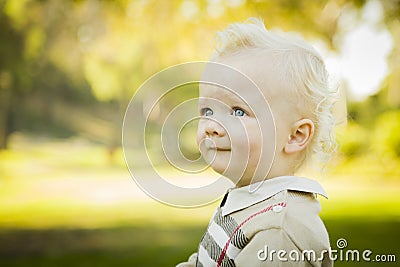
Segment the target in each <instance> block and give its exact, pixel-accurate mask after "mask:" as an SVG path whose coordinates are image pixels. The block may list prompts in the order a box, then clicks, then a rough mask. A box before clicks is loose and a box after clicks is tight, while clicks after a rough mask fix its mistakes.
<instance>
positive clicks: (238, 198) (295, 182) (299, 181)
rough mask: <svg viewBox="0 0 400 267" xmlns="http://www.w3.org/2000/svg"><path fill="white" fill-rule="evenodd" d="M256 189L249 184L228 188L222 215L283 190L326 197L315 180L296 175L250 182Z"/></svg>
mask: <svg viewBox="0 0 400 267" xmlns="http://www.w3.org/2000/svg"><path fill="white" fill-rule="evenodd" d="M254 186H256V188H258V189H257V190H256V191H254V192H251V191H250V185H248V186H244V187H240V188H233V189H230V191H229V193H228V195H227V198H226V201H225V204H224V206H223V207H222V208H221V210H222V215H223V216H225V215H228V214H231V213H233V212H235V211H238V210H241V209H245V208H247V207H249V206H252V205H254V204H256V203H259V202H261V201H264V200H266V199H268V198H270V197H272V196H274V195H276V194H277V193H279V192H281V191H284V190H295V191H302V192H308V193H316V194H319V195H322V196H324V197H325V198H328V196H327V194H326V192H325V190H324V189H323V188H322V186H321V185H320V184H319V183H318V182H317V181H315V180H311V179H308V178H303V177H297V176H280V177H275V178H272V179H268V180H265V181H261V182H258V183H256V184H252V188H254Z"/></svg>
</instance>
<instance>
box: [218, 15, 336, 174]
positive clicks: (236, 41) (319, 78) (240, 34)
mask: <svg viewBox="0 0 400 267" xmlns="http://www.w3.org/2000/svg"><path fill="white" fill-rule="evenodd" d="M216 39H217V46H216V52H215V55H214V58H216V57H223V56H226V55H230V54H234V53H236V52H239V51H242V50H245V49H254V48H257V49H261V50H267V51H270V52H272V53H276V54H279V55H280V56H281V61H280V62H279V64H280V66H281V67H282V68H281V69H284V70H285V75H287V76H288V77H286V79H287V80H288V81H289V82H290V83H291V84H292V85H294V86H293V87H294V88H295V90H296V94H297V95H298V96H300V97H301V98H302V101H304V103H305V105H306V106H307V107H308V108H309V109H310V110H311V114H310V116H311V118H310V119H312V121H313V122H314V125H315V132H314V137H313V139H312V141H311V143H310V145H308V146H307V149H306V151H305V156H304V158H303V159H302V160H301V162H299V164H298V166H297V169H298V168H299V167H300V166H301V165H303V163H304V162H305V161H310V160H311V159H316V160H317V162H319V163H321V165H322V166H326V164H327V163H328V162H329V160H330V159H331V157H332V154H333V152H335V151H336V148H337V143H336V140H335V134H334V126H335V118H334V116H333V105H334V103H335V102H336V101H337V98H338V96H337V95H338V93H337V89H336V88H331V87H330V86H329V75H328V72H327V70H326V68H325V64H324V61H323V59H322V57H321V56H320V54H319V53H318V52H317V51H316V50H315V49H314V48H313V47H312V46H311V45H309V44H308V43H307V42H305V41H304V40H303V39H302V38H300V37H299V36H298V35H294V34H289V33H283V32H280V33H277V32H272V31H269V30H267V29H266V27H265V25H264V23H263V21H262V20H261V19H257V18H250V19H248V20H247V21H246V22H245V23H234V24H231V25H230V26H228V27H227V28H226V29H225V30H224V31H221V32H218V33H217V35H216Z"/></svg>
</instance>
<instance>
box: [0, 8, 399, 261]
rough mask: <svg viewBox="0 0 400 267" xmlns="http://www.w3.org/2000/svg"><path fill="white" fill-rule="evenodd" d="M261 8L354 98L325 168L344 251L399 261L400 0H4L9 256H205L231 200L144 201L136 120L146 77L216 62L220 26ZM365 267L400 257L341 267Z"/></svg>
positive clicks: (2, 103)
mask: <svg viewBox="0 0 400 267" xmlns="http://www.w3.org/2000/svg"><path fill="white" fill-rule="evenodd" d="M252 16H256V17H261V18H263V19H264V21H265V24H266V25H267V27H268V28H271V29H280V30H285V31H296V32H299V33H301V34H302V35H303V36H304V37H305V38H306V39H307V40H308V41H309V42H311V43H312V44H313V45H314V46H315V47H316V48H317V49H318V50H319V51H320V53H321V54H322V55H323V57H324V58H325V59H326V63H327V67H328V69H329V71H330V72H331V74H332V84H333V85H337V86H339V85H340V88H341V90H342V91H343V92H344V95H345V96H346V98H347V120H348V122H347V126H346V127H344V126H343V124H342V126H340V127H338V139H339V145H340V147H339V153H338V155H337V156H336V157H335V158H334V160H333V164H332V166H331V167H330V168H329V169H328V170H327V171H326V172H325V173H324V174H323V175H321V177H319V178H318V179H319V181H320V182H321V183H322V184H323V185H324V186H325V188H326V190H327V192H328V194H329V196H330V199H329V200H328V201H326V200H321V202H322V206H323V211H322V213H321V216H322V218H323V220H324V222H325V223H326V226H327V228H328V231H329V233H330V237H331V244H332V248H333V249H335V248H336V240H337V239H339V238H345V239H346V240H347V242H348V247H347V248H348V249H359V250H364V249H369V250H371V251H373V253H374V254H373V255H375V254H385V255H389V254H391V255H396V259H397V261H400V249H399V246H398V241H399V238H400V233H399V229H400V197H399V195H400V191H399V185H400V134H399V133H400V1H398V0H382V1H377V0H370V1H366V0H329V1H328V0H320V1H306V0H281V1H262V0H257V1H256V0H253V1H246V0H209V1H196V0H171V1H155V0H131V1H129V0H116V1H106V0H104V1H99V0H88V1H84V0H76V1H57V0H45V1H43V0H41V1H39V0H0V266H174V264H176V263H177V262H180V261H184V260H185V259H186V258H187V257H188V256H189V255H190V254H191V253H192V252H194V251H195V250H196V249H197V244H198V242H199V240H200V238H201V236H202V234H203V232H204V231H205V229H206V226H207V223H208V220H209V218H210V216H211V215H212V212H213V209H214V208H215V206H216V205H217V204H218V203H214V204H211V205H208V206H205V207H201V208H197V209H178V208H174V207H170V206H166V205H163V204H161V203H158V202H156V201H155V200H153V199H151V198H150V197H149V196H147V195H145V194H144V193H143V192H142V191H141V190H140V189H139V188H138V186H137V185H136V184H135V183H134V181H133V179H132V178H131V177H130V175H129V172H128V170H127V168H126V166H125V163H124V159H123V154H122V149H121V128H122V121H123V116H124V112H125V109H126V107H127V105H128V103H129V100H130V98H131V97H132V96H133V94H134V93H135V91H136V90H137V89H138V87H139V86H140V85H141V84H142V83H143V82H144V81H145V80H146V79H147V78H148V77H150V76H151V75H153V74H155V73H157V72H158V71H160V70H162V69H163V68H165V67H168V66H171V65H175V64H179V63H183V62H187V61H194V60H207V59H208V57H209V56H210V54H211V53H212V51H213V48H214V34H215V32H216V31H218V30H222V29H223V28H225V27H226V26H227V25H229V24H230V23H232V22H236V21H244V20H245V19H247V18H248V17H252ZM192 93H193V92H192ZM170 101H176V99H171V100H170ZM341 109H342V110H343V109H344V105H343V106H342V107H341ZM194 128H195V127H194ZM189 146H190V145H189ZM360 265H362V266H397V265H396V263H381V264H379V263H377V262H373V263H371V262H370V263H365V262H363V263H357V262H343V261H342V262H339V261H338V262H336V265H335V266H360Z"/></svg>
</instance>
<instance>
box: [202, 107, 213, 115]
mask: <svg viewBox="0 0 400 267" xmlns="http://www.w3.org/2000/svg"><path fill="white" fill-rule="evenodd" d="M213 114H214V112H213V111H212V109H210V108H203V109H201V115H202V116H211V115H213Z"/></svg>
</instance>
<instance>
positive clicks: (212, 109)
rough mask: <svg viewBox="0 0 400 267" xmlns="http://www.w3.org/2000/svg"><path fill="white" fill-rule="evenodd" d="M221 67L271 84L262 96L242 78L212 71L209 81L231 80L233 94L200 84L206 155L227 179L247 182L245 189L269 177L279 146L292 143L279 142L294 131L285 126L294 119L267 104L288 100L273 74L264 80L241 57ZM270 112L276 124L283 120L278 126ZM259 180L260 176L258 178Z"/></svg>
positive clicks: (202, 139) (202, 141)
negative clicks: (283, 143) (250, 184)
mask: <svg viewBox="0 0 400 267" xmlns="http://www.w3.org/2000/svg"><path fill="white" fill-rule="evenodd" d="M220 62H221V63H223V64H227V65H229V66H234V67H235V68H237V69H239V70H241V72H243V73H245V74H246V75H248V76H249V77H250V78H251V79H252V80H253V81H254V82H255V83H256V84H257V85H258V83H260V81H262V82H266V84H267V85H268V89H265V88H262V90H261V91H262V94H261V93H260V94H257V93H256V92H255V91H254V90H251V89H250V88H248V85H245V84H244V82H243V78H242V77H239V76H236V75H228V74H224V73H222V74H221V73H212V72H211V73H210V72H209V73H208V74H206V75H205V76H213V77H212V78H211V80H215V79H217V80H221V81H222V84H223V81H228V80H229V81H228V83H229V85H230V86H229V89H226V88H222V87H219V86H216V85H209V84H201V85H200V99H199V112H200V115H201V119H200V121H199V125H198V131H197V143H198V145H199V148H200V151H201V153H202V156H203V157H204V159H205V160H206V161H207V163H208V164H210V165H211V167H212V168H213V169H214V170H215V171H216V172H218V173H221V174H224V175H225V176H227V177H228V178H230V179H231V180H232V181H234V182H237V181H238V180H239V179H240V178H242V180H241V181H240V183H239V184H238V186H244V185H247V184H249V183H251V181H252V179H256V180H263V179H265V178H267V173H268V171H269V167H270V166H271V164H272V161H273V158H274V154H275V151H276V146H277V145H281V144H282V142H284V141H285V140H287V135H286V134H285V135H286V136H285V138H284V139H282V138H281V137H279V134H281V135H282V134H284V131H289V129H288V128H287V127H285V126H284V124H282V123H280V122H282V121H286V122H288V123H289V121H290V118H286V117H288V116H286V112H285V108H282V107H279V105H276V104H273V105H268V103H267V100H266V99H268V102H269V103H271V102H273V103H282V100H283V101H284V99H283V98H282V97H283V96H284V94H282V91H284V90H283V89H282V88H281V87H282V86H281V85H280V84H279V82H278V80H277V79H276V78H275V77H274V75H273V73H272V72H270V73H271V76H270V77H268V78H266V77H259V74H258V73H257V71H254V70H252V69H251V68H249V64H248V63H249V62H248V59H247V60H246V59H245V58H242V57H240V56H234V57H233V58H230V59H229V60H221V61H220ZM265 65H268V64H264V68H263V70H267V69H268V67H267V66H265ZM269 65H272V64H271V63H270V64H269ZM271 67H272V66H271ZM243 69H244V70H246V71H243ZM271 71H272V70H271ZM267 73H268V72H267ZM224 76H229V77H224ZM216 77H217V78H216ZM277 89H280V90H277ZM276 92H280V93H276ZM286 96H287V95H286ZM281 106H282V105H281ZM270 108H271V109H272V113H274V114H273V116H274V118H275V120H277V118H279V122H278V124H277V125H275V123H274V119H273V116H272V114H271V110H270ZM256 114H257V116H256ZM276 126H277V127H276ZM260 159H261V166H262V167H264V171H263V172H258V171H257V173H258V174H256V173H255V170H256V168H257V166H258V164H259V161H260ZM257 175H258V176H260V177H256V176H257Z"/></svg>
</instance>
